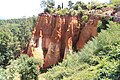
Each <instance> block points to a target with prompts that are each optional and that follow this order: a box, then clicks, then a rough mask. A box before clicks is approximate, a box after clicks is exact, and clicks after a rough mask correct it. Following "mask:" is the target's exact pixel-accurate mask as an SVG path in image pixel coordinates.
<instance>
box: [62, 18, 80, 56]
mask: <svg viewBox="0 0 120 80" xmlns="http://www.w3.org/2000/svg"><path fill="white" fill-rule="evenodd" d="M79 31H80V25H79V23H78V18H77V17H76V16H69V20H68V28H67V31H66V34H65V35H66V38H65V45H66V46H65V53H64V58H66V56H67V54H68V53H71V52H72V50H73V48H74V47H76V43H77V41H78V37H79Z"/></svg>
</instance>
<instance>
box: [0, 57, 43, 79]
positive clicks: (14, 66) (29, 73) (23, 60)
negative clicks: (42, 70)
mask: <svg viewBox="0 0 120 80" xmlns="http://www.w3.org/2000/svg"><path fill="white" fill-rule="evenodd" d="M42 64H43V63H42V60H38V59H35V58H33V57H28V56H27V55H21V56H20V57H19V58H18V59H16V60H12V61H11V64H10V65H9V66H7V67H6V68H7V69H2V68H0V71H1V72H0V80H13V79H14V78H15V77H16V78H20V79H21V80H33V79H35V80H38V74H39V69H38V66H39V67H41V66H42Z"/></svg>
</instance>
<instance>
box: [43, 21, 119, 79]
mask: <svg viewBox="0 0 120 80" xmlns="http://www.w3.org/2000/svg"><path fill="white" fill-rule="evenodd" d="M119 26H120V24H117V23H113V22H109V25H108V27H109V28H108V29H107V30H102V31H101V33H99V35H98V37H96V38H94V39H92V41H89V42H88V43H87V44H86V45H85V46H84V48H83V49H82V50H81V52H78V53H74V54H71V55H69V56H68V57H67V59H65V60H64V61H63V62H62V63H59V65H58V66H55V67H53V68H52V69H49V70H48V72H47V73H46V74H45V75H44V77H45V78H46V79H47V80H119V78H120V76H119V75H120V71H119V70H120V54H119V53H120V27H119Z"/></svg>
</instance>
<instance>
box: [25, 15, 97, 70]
mask: <svg viewBox="0 0 120 80" xmlns="http://www.w3.org/2000/svg"><path fill="white" fill-rule="evenodd" d="M97 23H98V19H96V18H95V17H93V16H92V17H89V20H88V22H87V23H86V25H85V26H82V25H81V24H82V21H81V16H80V15H78V16H71V15H69V14H68V15H65V16H60V15H56V14H53V15H50V14H47V13H42V14H39V15H38V20H37V22H36V24H35V27H34V30H33V32H32V37H31V40H30V43H29V46H28V50H27V54H28V55H29V56H33V57H35V58H41V59H42V60H44V65H43V67H44V68H47V67H50V66H52V65H54V64H57V63H58V62H59V61H62V60H63V58H66V56H67V54H68V53H71V52H72V51H73V50H74V51H75V50H79V49H81V48H83V46H84V44H85V43H86V42H87V41H88V40H90V39H91V37H94V36H96V35H97Z"/></svg>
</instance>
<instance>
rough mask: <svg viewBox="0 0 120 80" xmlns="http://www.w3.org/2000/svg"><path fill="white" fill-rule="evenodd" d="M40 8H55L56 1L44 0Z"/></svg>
mask: <svg viewBox="0 0 120 80" xmlns="http://www.w3.org/2000/svg"><path fill="white" fill-rule="evenodd" d="M40 6H41V7H44V8H54V6H55V1H54V0H47V1H45V0H42V1H41V4H40Z"/></svg>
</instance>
